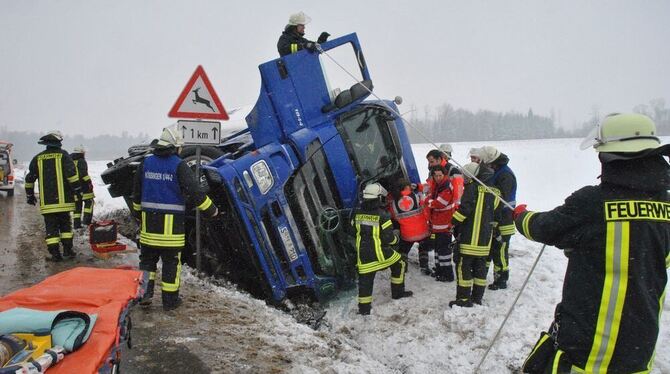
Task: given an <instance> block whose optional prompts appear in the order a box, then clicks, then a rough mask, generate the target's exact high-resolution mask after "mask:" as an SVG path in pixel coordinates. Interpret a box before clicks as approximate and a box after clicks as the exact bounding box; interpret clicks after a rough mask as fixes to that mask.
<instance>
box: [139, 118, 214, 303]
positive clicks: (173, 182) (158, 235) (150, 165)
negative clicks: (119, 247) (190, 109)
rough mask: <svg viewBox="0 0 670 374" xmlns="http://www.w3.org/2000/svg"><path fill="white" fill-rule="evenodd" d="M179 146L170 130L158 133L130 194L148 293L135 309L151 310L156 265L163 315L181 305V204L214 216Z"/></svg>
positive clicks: (173, 129)
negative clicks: (161, 267)
mask: <svg viewBox="0 0 670 374" xmlns="http://www.w3.org/2000/svg"><path fill="white" fill-rule="evenodd" d="M182 145H183V140H182V138H181V133H180V132H179V131H178V130H177V127H176V126H171V127H166V128H165V129H163V133H162V134H161V137H160V139H159V140H158V141H157V142H156V143H155V146H154V151H153V155H151V156H149V157H147V158H145V159H144V161H143V162H142V163H141V164H140V165H139V167H138V169H137V172H136V174H135V183H134V191H133V211H134V215H135V217H136V218H137V219H139V221H140V247H141V248H140V249H141V251H140V270H146V271H148V272H149V287H148V289H147V292H146V294H145V295H144V297H143V298H142V300H141V301H140V304H141V305H143V306H148V305H151V300H152V298H153V294H154V284H155V279H156V269H157V264H158V260H159V259H160V260H162V262H163V272H162V277H161V284H162V287H161V288H162V292H161V296H162V302H163V309H164V310H166V311H168V310H172V309H176V308H177V307H179V305H181V302H182V301H181V298H180V297H179V283H180V272H181V251H182V249H183V248H184V245H185V227H184V219H185V213H186V202H187V201H188V202H190V203H192V204H193V205H194V206H196V207H197V209H199V210H201V211H203V212H204V213H205V216H208V217H214V216H216V215H217V214H218V209H217V208H216V206H215V205H214V204H213V202H212V200H211V199H210V198H209V197H208V196H207V195H206V194H204V193H203V192H202V191H201V190H200V186H199V185H198V183H197V181H196V179H195V174H194V173H193V171H192V170H191V169H190V168H189V166H188V165H187V164H186V162H185V161H184V160H182V159H181V158H179V156H178V153H179V152H180V150H181V146H182Z"/></svg>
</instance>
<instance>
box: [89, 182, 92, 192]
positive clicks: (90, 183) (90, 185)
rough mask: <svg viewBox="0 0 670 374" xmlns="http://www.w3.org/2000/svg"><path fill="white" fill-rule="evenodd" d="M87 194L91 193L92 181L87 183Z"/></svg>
mask: <svg viewBox="0 0 670 374" xmlns="http://www.w3.org/2000/svg"><path fill="white" fill-rule="evenodd" d="M88 192H93V181H88Z"/></svg>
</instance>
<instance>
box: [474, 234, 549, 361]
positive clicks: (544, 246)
mask: <svg viewBox="0 0 670 374" xmlns="http://www.w3.org/2000/svg"><path fill="white" fill-rule="evenodd" d="M546 247H547V245H546V244H544V245H543V246H542V249H540V253H539V254H538V255H537V258H536V259H535V262H534V263H533V266H532V267H531V268H530V271H529V272H528V275H527V276H526V280H525V281H523V284H522V285H521V289H520V290H519V293H517V294H516V298H515V299H514V302H513V303H512V306H511V307H510V308H509V310H508V311H507V314H506V315H505V319H503V321H502V323H501V324H500V327H498V331H496V334H495V336H493V340H491V344H489V346H488V348H486V352H484V356H483V357H482V359H481V361H479V364H478V365H477V367H476V368H475V371H474V373H475V374H477V373H478V372H479V368H480V367H481V366H482V364H483V363H484V361H485V360H486V356H488V354H489V352H490V351H491V348H493V346H494V345H495V343H496V340H497V339H498V336H499V335H500V331H502V329H503V327H504V326H505V324H506V323H507V319H508V318H509V316H510V315H511V314H512V311H513V310H514V306H515V305H516V302H517V301H519V297H520V296H521V294H522V293H523V290H524V289H525V288H526V285H527V284H528V280H529V279H530V276H531V275H532V274H533V271H535V267H536V266H537V263H538V262H539V261H540V257H542V253H543V252H544V248H546Z"/></svg>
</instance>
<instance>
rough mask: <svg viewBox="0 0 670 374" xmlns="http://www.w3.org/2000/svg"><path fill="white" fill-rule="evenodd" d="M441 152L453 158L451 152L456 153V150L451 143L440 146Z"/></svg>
mask: <svg viewBox="0 0 670 374" xmlns="http://www.w3.org/2000/svg"><path fill="white" fill-rule="evenodd" d="M440 151H442V153H444V154H446V155H447V157H449V158H451V152H453V151H454V148H453V147H452V146H451V144H449V143H444V144H440Z"/></svg>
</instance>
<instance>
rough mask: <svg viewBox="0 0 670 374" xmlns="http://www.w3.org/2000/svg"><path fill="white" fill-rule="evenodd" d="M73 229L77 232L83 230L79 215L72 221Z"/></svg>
mask: <svg viewBox="0 0 670 374" xmlns="http://www.w3.org/2000/svg"><path fill="white" fill-rule="evenodd" d="M72 228H73V229H75V230H79V229H80V228H81V218H80V217H79V215H76V216H75V217H74V219H73V220H72Z"/></svg>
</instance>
